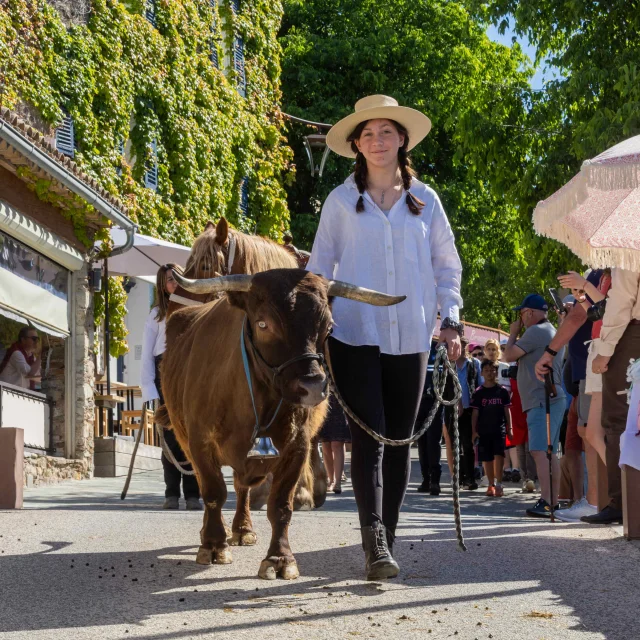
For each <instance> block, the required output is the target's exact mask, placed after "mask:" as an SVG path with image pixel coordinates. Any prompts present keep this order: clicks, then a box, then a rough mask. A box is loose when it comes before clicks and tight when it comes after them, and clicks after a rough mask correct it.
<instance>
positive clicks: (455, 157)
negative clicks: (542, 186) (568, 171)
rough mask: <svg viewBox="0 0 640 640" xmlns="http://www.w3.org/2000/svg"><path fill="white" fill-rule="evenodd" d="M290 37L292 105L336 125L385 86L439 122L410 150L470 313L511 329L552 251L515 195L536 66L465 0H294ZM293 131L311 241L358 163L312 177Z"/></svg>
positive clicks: (292, 200)
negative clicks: (452, 251) (449, 234)
mask: <svg viewBox="0 0 640 640" xmlns="http://www.w3.org/2000/svg"><path fill="white" fill-rule="evenodd" d="M280 41H281V43H282V46H283V51H284V56H283V72H282V87H283V107H284V110H285V111H286V112H288V113H291V114H292V115H296V116H300V117H303V118H306V119H309V120H313V121H321V122H329V123H331V122H335V121H337V120H338V119H339V118H341V117H343V116H345V115H347V114H348V113H350V112H351V111H352V110H353V105H354V103H355V102H356V101H357V100H358V99H359V98H361V97H363V96H365V95H369V94H373V93H383V94H387V95H392V96H394V97H395V98H397V99H398V101H399V102H400V104H403V105H406V106H411V107H414V108H416V109H419V110H421V111H423V112H425V113H426V114H427V115H428V116H429V117H430V118H431V120H432V122H433V129H432V132H431V133H430V134H429V136H428V137H427V138H426V139H425V141H424V142H423V143H422V144H420V145H419V146H418V147H416V148H415V149H414V150H413V152H412V157H413V160H414V164H415V166H416V169H417V170H418V173H419V175H420V178H421V180H423V181H424V182H426V183H428V184H430V185H432V186H433V187H434V188H435V189H436V191H437V192H438V193H439V194H440V196H441V198H442V201H443V204H444V206H445V210H446V211H447V214H448V216H449V219H450V221H451V224H452V227H453V228H454V231H455V233H456V239H457V246H458V249H459V252H460V255H461V258H462V262H463V267H464V276H463V291H462V293H463V298H464V300H465V310H464V314H465V317H466V319H467V320H470V321H476V322H481V323H485V324H489V325H492V326H496V325H498V324H502V325H503V326H504V325H505V324H506V323H507V322H508V316H509V312H508V309H509V308H510V307H511V306H513V304H514V303H515V302H518V301H520V300H521V299H522V297H523V295H524V294H525V293H527V292H529V291H530V290H540V289H541V287H542V285H543V283H544V280H543V278H541V277H540V275H539V271H538V269H537V266H538V258H539V256H540V255H541V252H542V251H543V249H544V248H546V247H548V243H546V244H545V242H542V243H540V242H539V241H536V253H537V255H533V252H532V251H530V250H529V249H530V247H532V246H533V245H532V232H531V223H530V211H529V212H528V214H527V215H528V216H529V217H528V218H525V216H524V215H523V213H522V211H521V210H520V208H519V206H518V205H519V203H520V201H519V200H517V199H516V194H518V193H519V191H520V186H519V181H520V180H522V179H523V176H524V175H525V173H526V171H527V167H528V165H529V164H530V161H531V157H532V156H531V153H532V151H531V148H532V138H533V137H534V133H533V132H532V131H531V130H530V129H531V125H530V122H529V116H530V113H529V112H530V107H531V104H532V102H533V100H534V95H533V94H532V92H531V90H530V85H529V80H530V78H531V76H532V73H533V70H532V67H531V64H530V62H529V61H528V59H527V58H526V56H524V54H523V53H522V51H521V49H520V48H519V46H518V45H515V46H514V47H512V48H509V47H505V46H502V45H500V44H497V43H495V42H492V41H491V40H490V39H489V38H488V37H487V36H486V33H485V28H484V26H483V24H482V23H481V22H480V21H479V20H474V19H472V17H471V16H470V14H469V13H468V11H467V10H466V9H465V7H464V6H463V3H462V2H447V1H445V0H393V1H392V2H389V1H388V0H304V1H303V0H287V1H286V2H285V16H284V21H283V26H282V30H281V38H280ZM306 132H307V133H308V132H309V131H308V130H307V131H306ZM292 133H293V135H292V136H291V137H290V140H291V141H292V144H293V146H294V151H295V159H296V164H297V171H298V173H297V180H296V183H295V185H294V186H293V187H291V188H290V189H289V205H290V210H291V216H292V230H293V231H294V235H295V239H296V242H298V243H302V244H305V245H306V246H309V244H310V243H311V242H312V240H313V234H314V232H315V228H316V226H317V222H318V219H319V211H320V207H321V204H322V202H323V200H324V198H325V197H326V195H327V194H328V192H329V191H330V190H331V189H333V188H334V187H335V186H336V185H337V184H339V183H340V181H342V180H344V179H345V178H346V177H347V175H348V174H349V173H350V171H351V167H352V164H351V163H350V161H348V160H345V159H341V158H338V157H337V156H335V155H333V154H332V155H331V156H330V158H329V160H328V163H327V168H326V171H325V175H324V177H323V178H322V179H321V180H318V179H317V178H316V179H313V178H312V177H311V175H310V171H309V168H308V161H307V160H306V156H305V153H304V150H303V148H302V144H301V137H302V135H303V134H304V133H305V131H304V130H303V128H302V127H300V126H298V125H296V126H294V127H292ZM543 245H544V246H543ZM564 256H565V258H566V253H564Z"/></svg>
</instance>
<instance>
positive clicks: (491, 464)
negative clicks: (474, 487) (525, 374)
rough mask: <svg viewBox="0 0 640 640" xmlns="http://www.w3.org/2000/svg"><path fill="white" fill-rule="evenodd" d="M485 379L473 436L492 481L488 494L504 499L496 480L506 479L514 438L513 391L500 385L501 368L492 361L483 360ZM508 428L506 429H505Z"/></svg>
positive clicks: (473, 420)
mask: <svg viewBox="0 0 640 640" xmlns="http://www.w3.org/2000/svg"><path fill="white" fill-rule="evenodd" d="M481 372H482V377H483V378H484V383H483V385H482V386H481V387H478V389H477V390H476V392H475V393H474V394H473V400H472V401H471V408H472V409H473V415H472V417H471V429H472V437H473V439H474V441H475V439H476V438H478V439H479V443H478V458H479V460H480V462H482V464H483V466H484V472H485V473H486V474H487V479H488V480H489V488H488V489H487V495H488V496H492V497H495V496H497V497H501V496H502V495H504V490H503V489H502V485H501V484H500V483H499V482H498V483H497V484H496V478H497V479H498V480H501V479H502V470H503V467H504V447H505V436H506V434H507V433H508V434H509V437H510V438H513V431H512V430H511V411H510V410H509V407H510V406H511V399H510V397H509V392H508V391H507V390H506V389H505V388H504V387H503V386H502V385H500V384H497V382H496V381H497V378H498V365H497V363H495V362H492V361H491V360H483V361H482V368H481ZM505 427H506V428H505Z"/></svg>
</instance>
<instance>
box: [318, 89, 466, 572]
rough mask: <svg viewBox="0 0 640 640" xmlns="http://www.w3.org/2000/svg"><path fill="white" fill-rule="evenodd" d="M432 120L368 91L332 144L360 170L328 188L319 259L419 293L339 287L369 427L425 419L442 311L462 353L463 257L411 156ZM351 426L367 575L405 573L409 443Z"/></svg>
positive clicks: (360, 408)
mask: <svg viewBox="0 0 640 640" xmlns="http://www.w3.org/2000/svg"><path fill="white" fill-rule="evenodd" d="M430 128H431V122H430V121H429V118H427V117H426V116H425V115H423V114H422V113H420V112H418V111H415V110H414V109H408V108H405V107H399V106H398V103H397V102H396V101H395V100H394V99H393V98H389V97H387V96H369V97H367V98H363V99H362V100H360V101H359V102H358V103H357V104H356V107H355V113H353V114H351V115H350V116H347V117H346V118H344V119H343V120H341V121H340V122H338V123H337V124H336V125H335V126H334V127H332V129H331V130H330V131H329V133H328V135H327V144H328V146H329V147H330V148H331V149H332V150H333V151H335V152H336V153H338V154H340V155H342V156H346V157H350V158H354V157H355V159H356V161H355V171H354V173H353V174H352V175H351V176H349V178H347V180H346V181H345V183H344V184H342V185H340V186H339V187H337V188H336V189H334V190H333V191H332V192H331V193H330V194H329V196H328V197H327V200H326V201H325V203H324V206H323V208H322V215H321V218H320V224H319V227H318V231H317V234H316V238H315V241H314V245H313V250H312V253H311V258H310V260H309V264H308V266H307V269H309V271H313V272H316V273H319V274H321V275H323V276H325V277H326V278H335V279H341V280H345V281H347V282H353V283H354V284H357V285H359V286H363V287H367V288H370V289H375V290H377V291H384V292H385V293H388V294H392V295H401V294H404V295H406V296H407V299H406V300H405V301H404V302H402V303H400V304H398V305H397V306H392V307H386V308H376V307H371V306H370V305H363V304H359V303H358V302H354V301H351V300H347V299H343V298H336V299H335V300H334V302H333V308H332V312H333V319H334V323H335V324H334V330H333V336H332V337H331V338H330V340H329V349H330V355H331V359H332V363H333V368H334V372H335V376H336V382H337V385H338V388H339V389H340V392H341V393H342V395H343V397H344V399H345V400H346V402H347V403H348V404H349V406H350V407H351V409H352V410H353V411H354V412H355V414H356V415H357V416H358V417H359V418H360V419H361V420H363V421H364V422H365V423H366V424H368V425H369V427H371V428H372V429H374V430H376V431H377V432H378V433H381V434H383V435H385V436H386V437H388V438H392V439H395V440H400V439H404V438H408V437H409V436H410V435H411V433H412V430H413V427H414V423H415V420H416V416H417V413H418V407H419V404H420V398H421V394H422V390H423V386H424V382H425V377H426V370H427V360H428V357H429V349H430V346H431V337H432V334H433V331H434V328H435V322H436V316H437V313H438V310H440V313H441V316H442V318H443V324H442V327H443V329H442V330H441V332H440V339H441V340H442V341H443V342H446V343H447V345H448V350H449V358H450V359H451V360H452V361H455V360H456V359H457V358H458V357H459V355H460V332H461V325H460V324H459V322H458V309H459V308H460V307H461V306H462V299H461V298H460V277H461V272H462V267H461V265H460V259H459V257H458V253H457V251H456V248H455V244H454V237H453V233H452V232H451V228H450V226H449V222H448V220H447V217H446V215H445V213H444V210H443V208H442V205H441V204H440V200H439V198H438V196H437V194H436V193H435V192H434V191H433V190H432V189H431V188H429V187H428V186H426V185H425V184H423V183H422V182H420V181H419V180H417V179H416V177H415V173H414V172H413V170H412V169H411V163H410V160H409V157H408V151H409V150H410V149H411V148H413V147H414V146H415V145H416V144H417V143H418V142H420V141H421V140H422V139H423V138H424V137H425V136H426V135H427V133H428V132H429V129H430ZM350 426H351V432H352V441H353V444H352V454H351V475H352V483H353V490H354V493H355V497H356V503H357V505H358V514H359V518H360V527H361V532H362V542H363V548H364V550H365V562H366V569H367V577H368V578H369V579H372V580H373V579H379V578H385V577H394V576H396V575H397V574H398V572H399V567H398V565H397V563H396V561H395V560H394V559H393V557H392V550H393V549H392V545H393V540H394V537H395V529H396V525H397V523H398V517H399V513H400V508H401V506H402V502H403V500H404V495H405V492H406V488H407V485H408V482H409V473H410V468H411V459H410V451H409V447H408V446H402V447H386V448H385V447H384V446H383V445H382V444H380V443H378V442H377V441H376V440H374V439H373V438H372V437H371V436H369V435H367V434H366V433H365V432H364V431H363V430H362V429H361V428H360V427H358V426H357V425H355V424H353V423H350Z"/></svg>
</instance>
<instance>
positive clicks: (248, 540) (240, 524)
mask: <svg viewBox="0 0 640 640" xmlns="http://www.w3.org/2000/svg"><path fill="white" fill-rule="evenodd" d="M233 486H234V487H235V490H236V500H237V505H236V515H235V517H234V518H233V525H232V526H231V540H230V543H231V544H232V545H233V546H235V547H244V546H250V545H254V544H255V543H256V542H257V541H258V537H257V536H256V534H255V532H254V530H253V523H252V522H251V513H250V512H249V487H245V486H242V485H241V484H240V480H239V479H238V474H237V473H236V472H235V471H234V473H233Z"/></svg>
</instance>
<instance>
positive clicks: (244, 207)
mask: <svg viewBox="0 0 640 640" xmlns="http://www.w3.org/2000/svg"><path fill="white" fill-rule="evenodd" d="M240 211H242V215H244V216H245V217H247V216H248V215H249V178H248V177H247V176H245V177H244V178H242V182H241V183H240Z"/></svg>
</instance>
